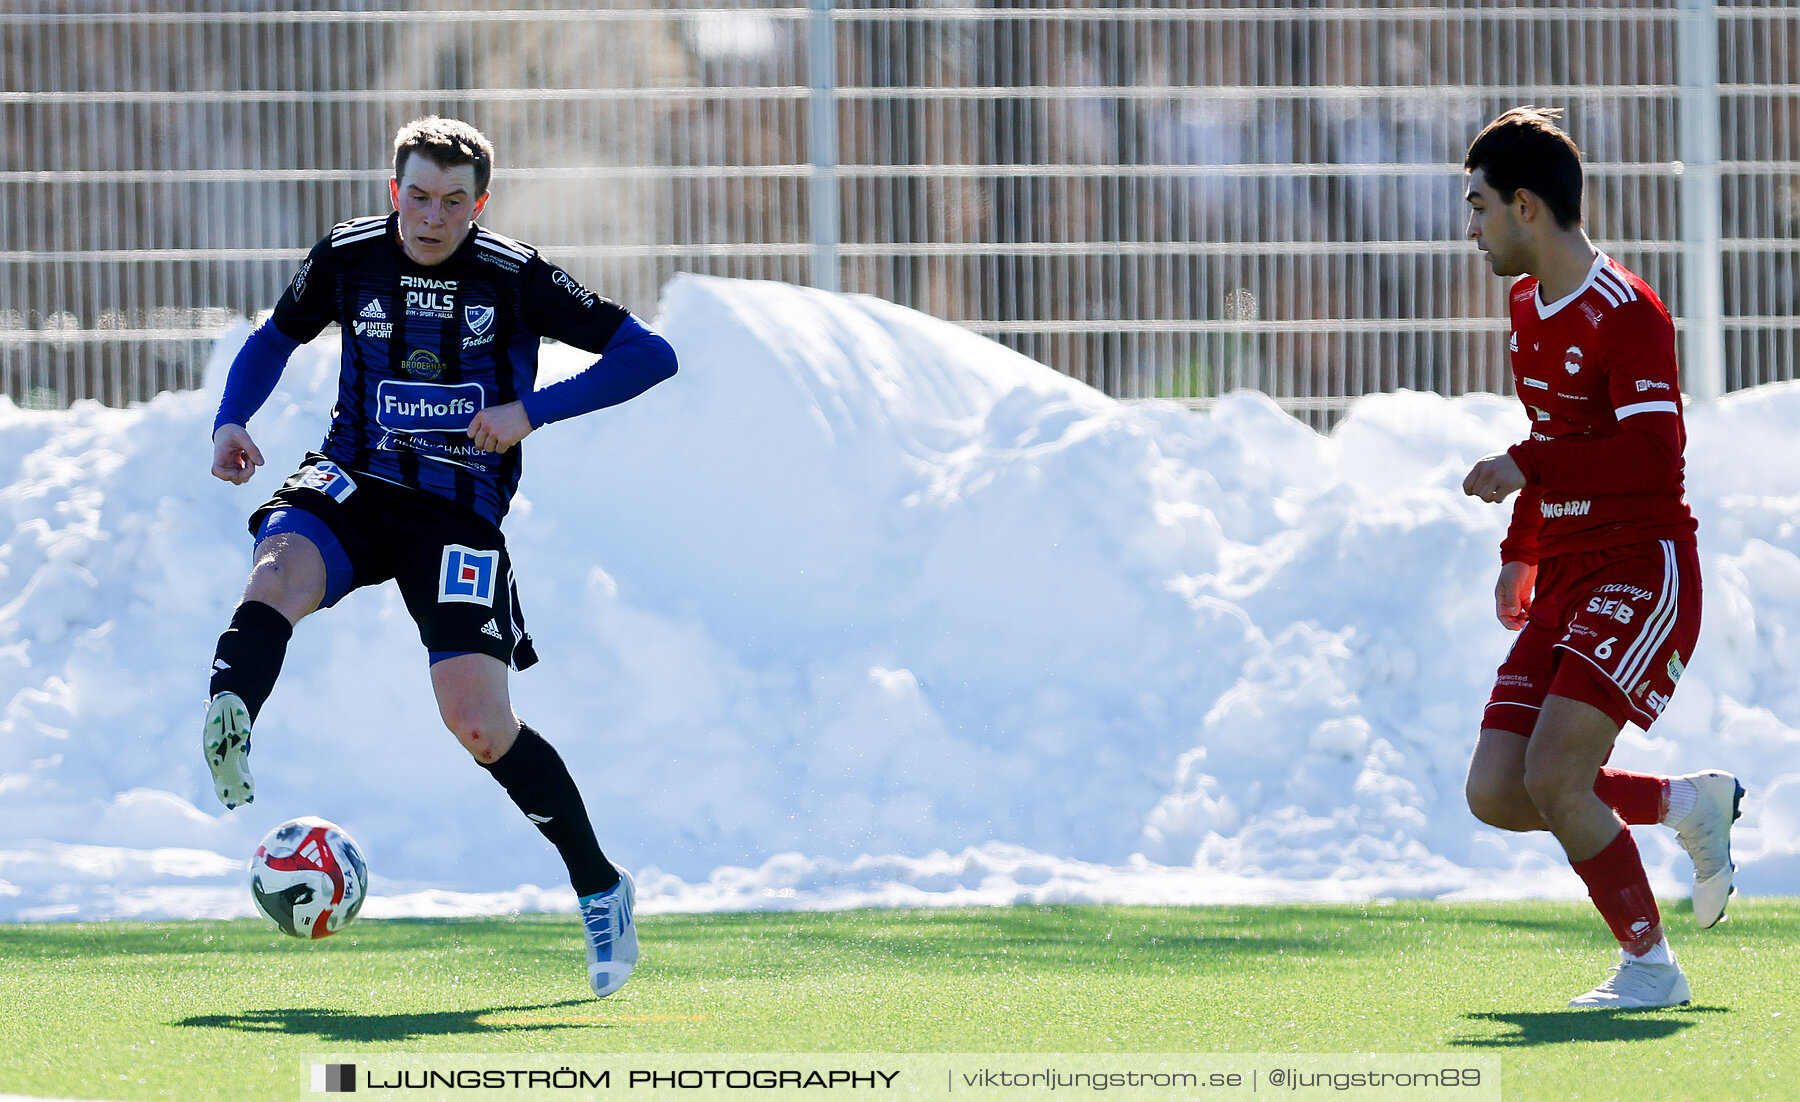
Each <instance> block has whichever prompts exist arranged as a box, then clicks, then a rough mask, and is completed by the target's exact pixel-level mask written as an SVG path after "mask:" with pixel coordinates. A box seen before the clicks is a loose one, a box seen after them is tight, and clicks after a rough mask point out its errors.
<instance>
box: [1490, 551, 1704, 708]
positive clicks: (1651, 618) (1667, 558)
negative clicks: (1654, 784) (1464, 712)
mask: <svg viewBox="0 0 1800 1102" xmlns="http://www.w3.org/2000/svg"><path fill="white" fill-rule="evenodd" d="M1699 636H1700V556H1699V553H1698V552H1697V551H1696V549H1695V547H1694V545H1693V544H1691V543H1675V542H1673V541H1670V540H1659V541H1657V542H1655V543H1640V544H1632V545H1631V546H1629V547H1614V548H1608V549H1607V550H1604V551H1588V552H1582V553H1580V554H1573V555H1557V556H1555V557H1553V558H1549V559H1546V560H1544V561H1543V562H1542V563H1540V564H1539V565H1538V575H1537V585H1536V592H1535V593H1534V594H1533V595H1532V601H1531V616H1530V619H1529V621H1528V622H1527V623H1526V625H1525V627H1524V628H1523V629H1521V630H1520V632H1519V638H1518V639H1517V640H1516V641H1515V642H1514V643H1513V648H1512V652H1511V653H1510V654H1508V655H1507V656H1506V661H1505V662H1503V663H1502V664H1501V666H1500V672H1499V674H1498V676H1497V677H1496V678H1495V680H1494V692H1493V695H1491V696H1489V697H1488V706H1487V711H1486V712H1484V713H1483V714H1482V718H1481V726H1482V727H1483V729H1488V728H1492V729H1495V730H1500V731H1512V732H1515V733H1517V734H1521V735H1530V734H1531V729H1532V728H1533V727H1534V726H1536V725H1537V717H1538V711H1539V709H1540V708H1541V707H1542V706H1543V703H1544V698H1545V697H1546V696H1549V695H1551V694H1555V695H1557V696H1562V697H1568V698H1570V699H1572V700H1579V701H1581V702H1582V703H1584V704H1591V705H1593V706H1594V707H1596V708H1598V709H1600V710H1601V711H1603V712H1605V713H1606V714H1607V715H1608V716H1611V717H1612V719H1613V722H1615V723H1617V724H1619V725H1620V726H1621V727H1623V726H1624V725H1625V723H1626V721H1628V720H1629V721H1630V722H1632V723H1635V724H1637V725H1638V726H1639V727H1642V728H1644V729H1646V730H1648V729H1649V727H1650V725H1651V724H1652V723H1655V722H1656V717H1657V716H1659V715H1661V714H1662V710H1663V708H1664V707H1666V706H1667V705H1668V703H1669V697H1670V696H1671V695H1672V694H1673V693H1674V692H1675V683H1676V682H1677V681H1679V680H1681V671H1682V668H1683V667H1684V666H1685V665H1686V664H1687V662H1688V660H1689V659H1690V658H1691V657H1692V656H1693V653H1694V641H1695V640H1696V639H1698V638H1699Z"/></svg>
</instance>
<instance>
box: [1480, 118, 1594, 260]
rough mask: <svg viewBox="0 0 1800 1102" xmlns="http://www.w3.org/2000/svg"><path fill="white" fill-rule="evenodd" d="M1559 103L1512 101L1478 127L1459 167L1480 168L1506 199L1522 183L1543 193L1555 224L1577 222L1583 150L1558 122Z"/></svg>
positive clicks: (1576, 224) (1509, 198) (1579, 213)
mask: <svg viewBox="0 0 1800 1102" xmlns="http://www.w3.org/2000/svg"><path fill="white" fill-rule="evenodd" d="M1560 118H1562V109H1561V108H1558V107H1515V108H1513V109H1512V110H1511V111H1508V112H1507V113H1506V114H1504V115H1501V116H1500V117H1499V118H1497V119H1495V120H1494V121H1493V122H1490V123H1488V124H1487V126H1485V127H1483V128H1482V131H1481V133H1479V134H1477V135H1475V140H1474V142H1472V143H1470V145H1469V155H1468V157H1466V158H1464V160H1463V169H1464V170H1465V171H1468V172H1474V171H1475V170H1476V169H1478V168H1479V169H1480V170H1481V173H1482V175H1483V176H1484V177H1486V178H1487V182H1488V186H1489V187H1491V188H1493V189H1494V190H1495V191H1497V192H1499V193H1500V197H1501V198H1502V199H1505V200H1508V201H1510V200H1511V199H1512V197H1513V195H1514V194H1516V193H1517V192H1518V191H1519V189H1520V188H1524V189H1525V190H1526V191H1529V192H1531V193H1532V194H1534V195H1536V196H1537V197H1538V198H1540V199H1542V200H1543V201H1544V203H1545V205H1546V206H1548V207H1549V208H1550V213H1551V215H1552V216H1553V217H1554V218H1555V219H1556V224H1557V225H1558V226H1560V227H1562V228H1563V229H1565V230H1566V229H1570V228H1572V227H1574V226H1578V225H1580V224H1581V150H1580V149H1579V148H1578V147H1577V146H1576V145H1575V140H1574V139H1573V138H1571V137H1569V135H1568V134H1567V133H1566V132H1564V130H1563V129H1562V128H1561V127H1560V126H1558V125H1556V121H1557V120H1558V119H1560Z"/></svg>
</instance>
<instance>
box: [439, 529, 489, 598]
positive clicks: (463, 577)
mask: <svg viewBox="0 0 1800 1102" xmlns="http://www.w3.org/2000/svg"><path fill="white" fill-rule="evenodd" d="M499 573H500V552H498V551H477V550H475V549H474V548H473V547H464V546H463V545H462V544H460V543H451V544H446V545H445V546H444V561H443V567H442V569H441V570H440V571H439V572H438V602H439V603H440V604H442V603H444V602H451V601H456V602H462V603H464V604H471V605H486V606H487V607H489V608H492V607H494V579H495V577H496V576H497V575H498V574H499Z"/></svg>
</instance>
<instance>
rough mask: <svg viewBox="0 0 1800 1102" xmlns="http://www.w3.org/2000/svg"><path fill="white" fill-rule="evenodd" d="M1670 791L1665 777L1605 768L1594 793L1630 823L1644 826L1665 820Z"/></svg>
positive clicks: (1595, 782) (1601, 772)
mask: <svg viewBox="0 0 1800 1102" xmlns="http://www.w3.org/2000/svg"><path fill="white" fill-rule="evenodd" d="M1668 792H1669V782H1668V781H1667V780H1665V779H1663V778H1662V777H1653V776H1651V775H1650V774H1648V773H1627V772H1625V771H1624V770H1623V769H1602V770H1600V776H1599V777H1598V778H1597V779H1596V780H1595V781H1594V795H1596V796H1598V797H1600V802H1602V803H1604V804H1605V805H1606V806H1607V807H1610V808H1612V809H1613V810H1614V811H1616V812H1618V813H1619V818H1621V819H1624V820H1625V821H1626V822H1627V823H1635V824H1639V825H1642V826H1655V825H1656V824H1657V823H1660V822H1662V812H1663V805H1664V803H1665V802H1666V800H1667V799H1668Z"/></svg>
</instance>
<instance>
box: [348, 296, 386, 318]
mask: <svg viewBox="0 0 1800 1102" xmlns="http://www.w3.org/2000/svg"><path fill="white" fill-rule="evenodd" d="M356 316H357V317H359V318H368V319H369V320H370V321H386V320H387V311H386V310H383V309H382V308H381V300H380V299H378V298H372V299H370V300H369V304H368V305H367V306H365V307H363V308H362V313H360V314H358V315H356Z"/></svg>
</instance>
